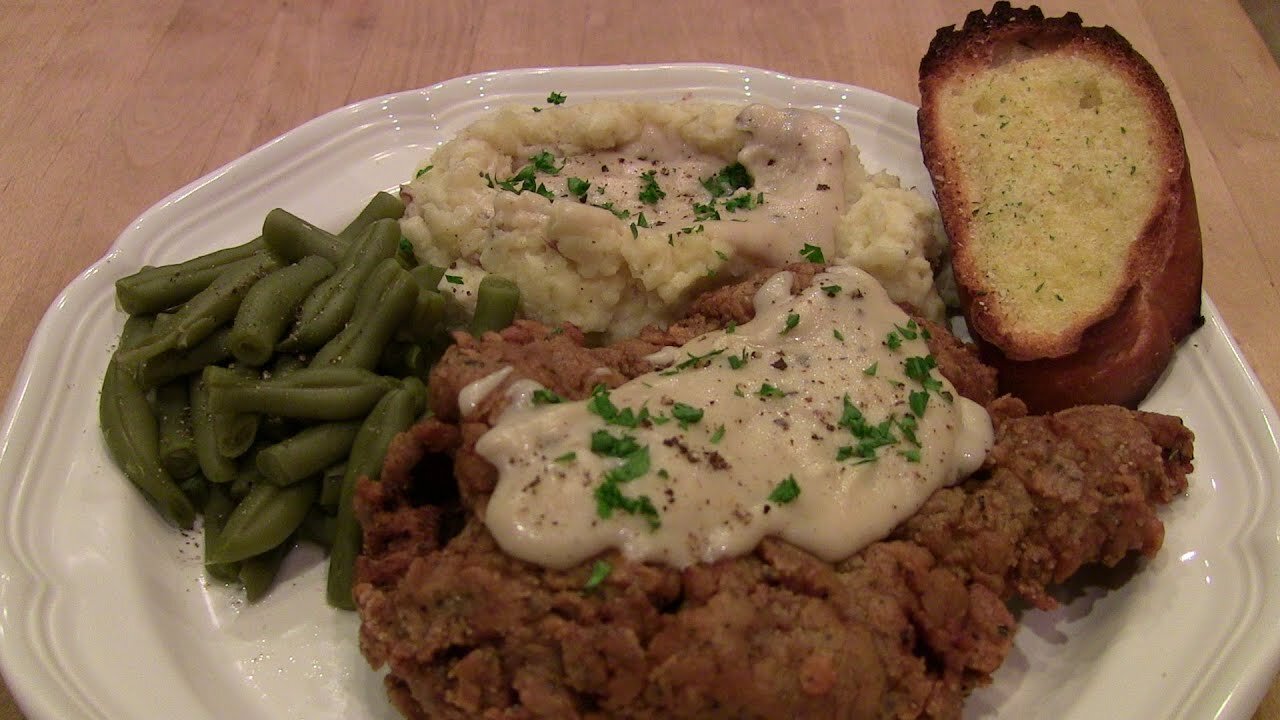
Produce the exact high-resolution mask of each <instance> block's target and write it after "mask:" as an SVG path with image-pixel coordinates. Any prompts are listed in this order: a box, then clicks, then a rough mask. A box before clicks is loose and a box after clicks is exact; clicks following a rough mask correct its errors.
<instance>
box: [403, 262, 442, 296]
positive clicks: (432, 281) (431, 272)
mask: <svg viewBox="0 0 1280 720" xmlns="http://www.w3.org/2000/svg"><path fill="white" fill-rule="evenodd" d="M444 272H445V270H444V268H442V267H436V266H435V265H432V264H430V263H423V264H421V265H419V266H417V267H415V268H414V269H412V270H410V271H409V274H410V275H412V276H413V281H414V282H416V283H418V287H420V288H422V289H423V290H439V289H440V280H441V279H442V278H444Z"/></svg>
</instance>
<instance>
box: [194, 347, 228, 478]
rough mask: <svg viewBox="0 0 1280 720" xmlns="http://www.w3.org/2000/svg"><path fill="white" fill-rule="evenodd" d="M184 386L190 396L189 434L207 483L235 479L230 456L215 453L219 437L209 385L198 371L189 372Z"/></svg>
mask: <svg viewBox="0 0 1280 720" xmlns="http://www.w3.org/2000/svg"><path fill="white" fill-rule="evenodd" d="M228 372H231V371H228ZM187 388H188V396H189V397H190V399H191V433H192V437H193V438H194V439H195V446H196V459H197V460H198V461H199V463H200V472H202V473H204V476H205V477H206V478H208V479H209V482H214V483H229V482H231V481H232V480H235V479H236V464H235V462H234V461H233V460H232V459H231V458H229V457H227V456H226V455H223V454H222V453H220V452H218V438H217V435H216V434H215V433H214V429H213V410H212V408H210V407H209V388H208V386H207V384H206V383H205V381H204V376H203V375H202V374H199V373H197V374H195V375H192V376H191V377H190V379H189V380H188V385H187Z"/></svg>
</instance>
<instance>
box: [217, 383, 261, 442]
mask: <svg viewBox="0 0 1280 720" xmlns="http://www.w3.org/2000/svg"><path fill="white" fill-rule="evenodd" d="M231 371H232V372H234V373H236V374H237V375H239V376H240V377H242V378H244V379H245V380H248V381H253V380H256V379H258V377H259V374H258V372H257V371H256V370H254V369H253V368H245V367H236V368H233V369H232V370H231ZM260 421H261V417H260V416H259V415H258V414H257V413H252V412H217V411H211V412H210V416H209V422H210V425H211V426H212V429H213V438H214V443H215V445H217V448H218V454H219V455H222V456H223V457H228V458H238V457H240V456H241V455H243V454H245V453H246V452H248V451H249V448H250V447H253V441H254V439H256V438H257V436H258V424H259V422H260Z"/></svg>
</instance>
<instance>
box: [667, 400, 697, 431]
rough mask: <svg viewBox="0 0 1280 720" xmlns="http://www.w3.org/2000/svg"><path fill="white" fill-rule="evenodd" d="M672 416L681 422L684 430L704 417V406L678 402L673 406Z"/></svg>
mask: <svg viewBox="0 0 1280 720" xmlns="http://www.w3.org/2000/svg"><path fill="white" fill-rule="evenodd" d="M671 417H674V418H675V419H676V420H678V421H679V422H680V428H681V429H682V430H683V429H685V428H687V427H689V425H691V424H693V423H696V422H698V421H699V420H701V419H702V408H696V407H694V406H692V405H686V404H685V403H682V402H678V403H676V404H675V405H672V406H671Z"/></svg>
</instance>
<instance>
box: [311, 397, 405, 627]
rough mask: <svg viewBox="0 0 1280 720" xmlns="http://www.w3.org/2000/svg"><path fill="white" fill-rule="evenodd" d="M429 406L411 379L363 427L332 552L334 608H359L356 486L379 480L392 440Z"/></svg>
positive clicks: (346, 480)
mask: <svg viewBox="0 0 1280 720" xmlns="http://www.w3.org/2000/svg"><path fill="white" fill-rule="evenodd" d="M425 404H426V387H425V386H423V384H422V382H421V381H416V380H414V379H413V378H410V379H409V380H406V381H405V382H404V383H403V384H402V385H401V386H400V387H399V388H397V389H395V390H393V391H391V392H389V393H387V394H386V395H385V396H383V398H382V400H381V401H379V402H378V405H377V406H376V407H374V408H373V410H372V411H371V412H370V413H369V416H368V417H367V418H365V420H364V423H362V424H361V426H360V433H359V434H358V435H357V436H356V442H355V444H354V445H353V446H352V448H351V456H350V457H349V458H347V468H346V472H345V473H344V474H343V476H342V492H341V494H340V496H339V499H338V513H337V521H336V527H335V530H334V538H333V545H332V547H331V548H330V551H329V575H328V578H327V585H326V589H325V596H326V597H327V599H328V601H329V604H330V605H333V606H334V607H338V608H343V609H346V610H352V609H354V608H355V601H354V599H353V598H352V597H351V590H352V585H353V582H354V577H355V563H356V556H357V555H359V554H360V542H361V539H360V523H359V521H358V520H357V519H356V515H355V494H356V483H357V481H358V480H359V479H360V478H361V477H367V478H369V479H370V480H373V481H376V480H377V479H378V477H379V475H380V474H381V472H382V462H383V458H384V457H385V456H386V454H387V448H388V447H389V446H390V445H391V440H392V439H393V438H394V437H395V436H396V435H397V434H399V433H401V432H403V431H404V430H406V429H407V428H408V427H409V426H410V425H412V424H413V422H414V421H415V420H417V418H418V415H419V414H420V413H421V412H422V408H423V406H424V405H425Z"/></svg>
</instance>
